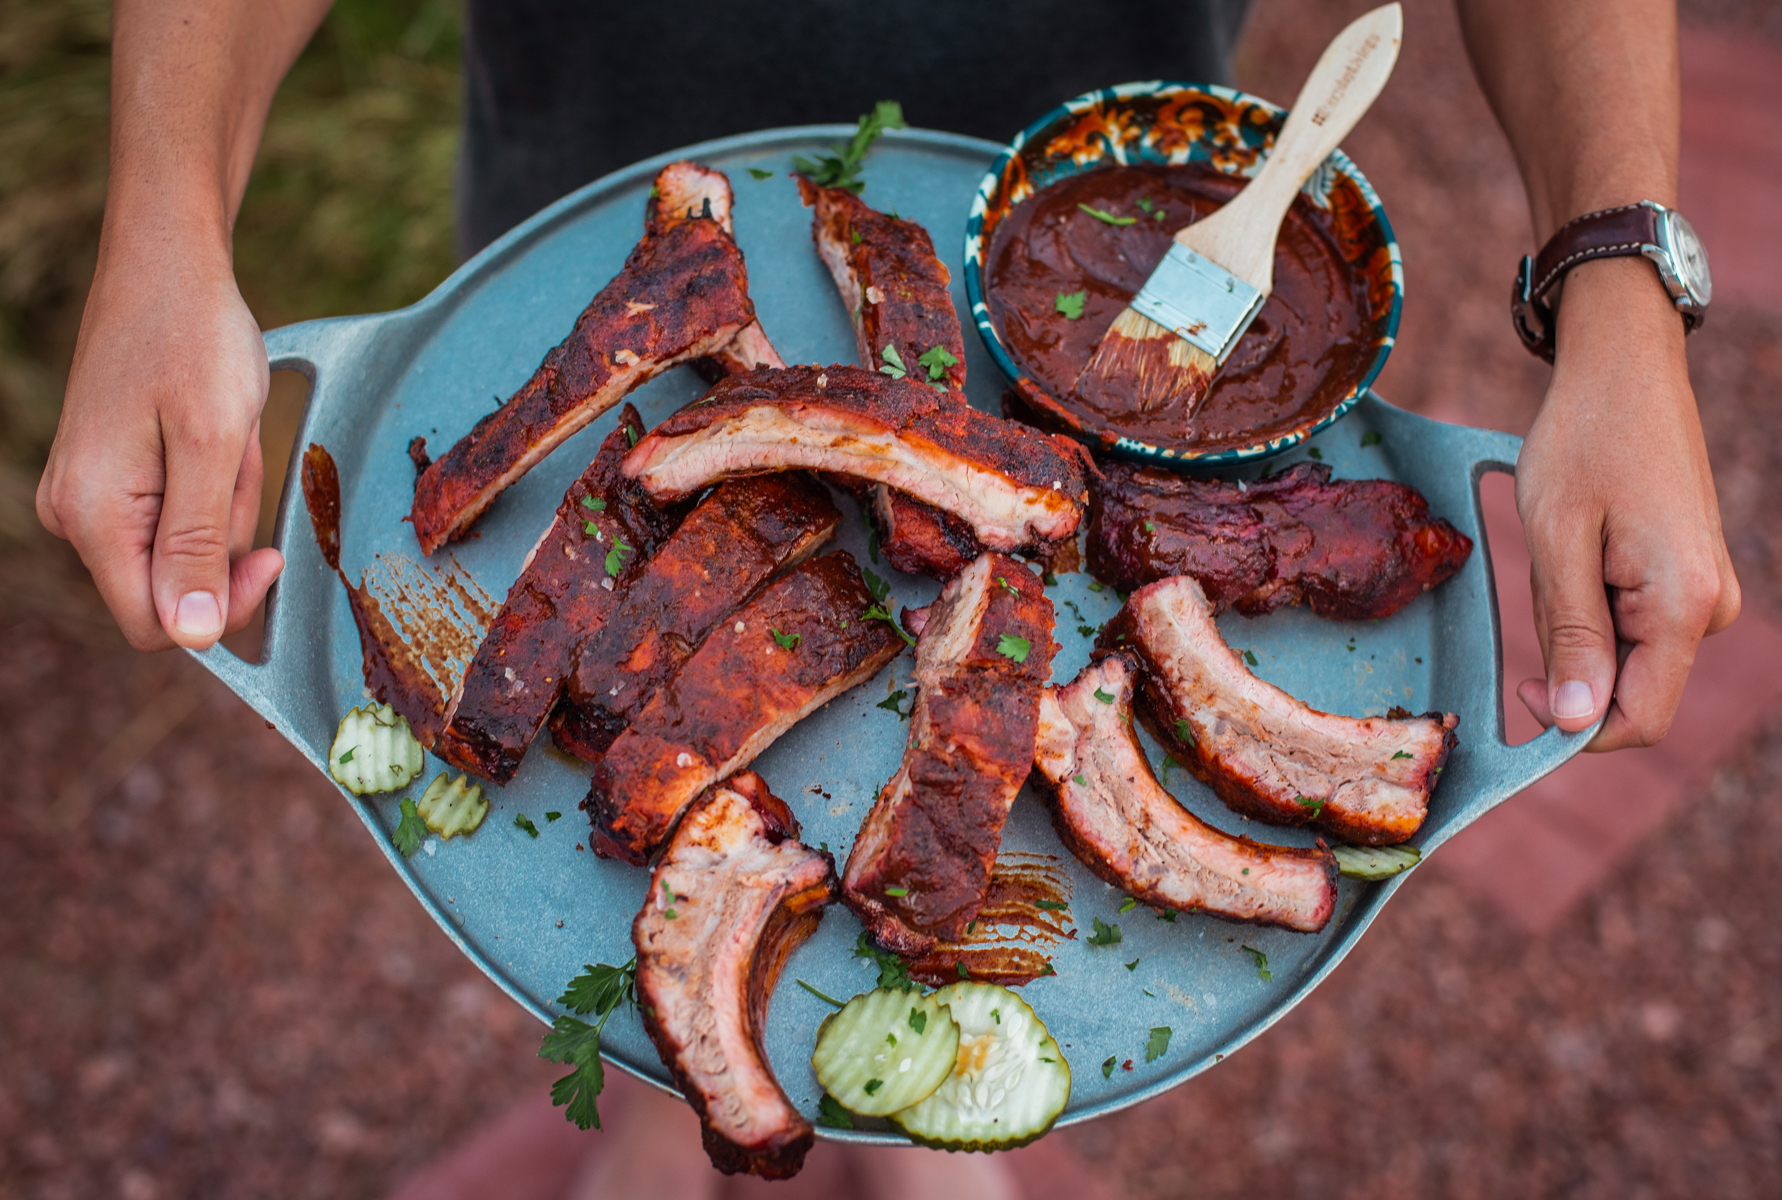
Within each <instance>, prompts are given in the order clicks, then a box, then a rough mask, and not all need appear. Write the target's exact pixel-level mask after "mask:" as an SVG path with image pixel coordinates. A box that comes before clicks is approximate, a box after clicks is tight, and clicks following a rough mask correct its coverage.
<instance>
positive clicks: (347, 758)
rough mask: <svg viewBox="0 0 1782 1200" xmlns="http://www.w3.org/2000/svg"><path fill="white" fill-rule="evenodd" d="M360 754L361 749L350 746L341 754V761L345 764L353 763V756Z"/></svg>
mask: <svg viewBox="0 0 1782 1200" xmlns="http://www.w3.org/2000/svg"><path fill="white" fill-rule="evenodd" d="M358 752H359V747H357V746H348V747H347V748H346V751H345V752H344V753H342V754H341V756H340V761H341V762H343V763H350V762H352V761H353V755H355V754H357V753H358Z"/></svg>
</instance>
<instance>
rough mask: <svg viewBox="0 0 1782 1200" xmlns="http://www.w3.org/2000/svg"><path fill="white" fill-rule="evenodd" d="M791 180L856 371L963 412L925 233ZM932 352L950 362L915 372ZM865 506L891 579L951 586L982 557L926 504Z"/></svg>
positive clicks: (891, 497) (949, 297)
mask: <svg viewBox="0 0 1782 1200" xmlns="http://www.w3.org/2000/svg"><path fill="white" fill-rule="evenodd" d="M795 178H797V180H798V194H799V195H800V196H802V197H803V198H804V203H805V206H806V207H807V208H811V209H814V212H813V214H812V217H811V240H812V241H813V242H815V243H816V245H817V256H818V257H819V258H821V259H822V260H823V265H824V266H826V267H828V268H829V275H830V277H831V278H832V279H834V280H835V288H836V291H837V292H839V293H840V295H841V301H842V303H843V304H844V305H846V306H847V309H848V316H849V319H850V320H852V321H853V324H854V338H855V340H856V342H857V343H858V345H859V348H860V365H861V366H863V367H865V368H866V369H867V370H869V371H877V370H887V371H888V370H894V369H901V370H905V371H908V372H910V373H911V374H912V375H913V377H914V378H916V379H920V380H924V381H925V382H927V383H929V384H930V385H931V386H933V387H935V388H937V389H940V390H942V391H944V392H945V393H946V394H947V395H950V396H952V397H954V398H955V399H956V400H957V401H958V402H959V403H960V404H962V405H963V404H964V403H965V402H966V401H965V339H964V335H963V334H962V333H961V331H960V328H959V314H958V313H957V312H955V311H954V309H953V294H952V292H951V290H950V289H949V287H948V284H949V283H950V282H951V279H952V277H951V276H950V275H949V274H948V272H947V268H946V266H945V265H944V264H942V262H941V261H940V259H939V258H938V257H936V256H935V253H934V243H933V242H932V241H931V240H930V239H929V237H928V231H927V230H925V229H923V228H922V227H921V226H920V225H918V224H916V223H915V222H914V221H905V220H902V219H901V218H898V217H892V216H887V215H886V214H884V213H882V212H879V211H878V210H877V209H874V208H872V207H871V206H870V205H868V204H866V203H864V202H863V201H861V199H860V198H859V197H858V196H856V195H854V193H852V192H850V191H848V189H846V188H825V187H818V186H817V185H816V184H814V183H812V182H811V181H810V180H809V179H806V178H805V177H804V176H802V175H799V176H796V177H795ZM887 347H888V348H889V350H887ZM935 350H940V351H944V352H945V354H946V358H949V359H951V360H952V361H951V362H950V363H948V362H946V361H945V360H943V359H942V358H940V357H939V356H938V355H937V356H936V357H935V359H934V367H933V368H932V369H931V368H929V367H926V366H924V365H922V363H921V362H920V361H919V360H920V359H921V357H922V356H923V355H924V354H930V353H932V352H933V351H935ZM887 354H889V355H890V357H889V358H888V357H886V356H887ZM898 364H901V366H899V365H898ZM936 372H938V375H937V374H936ZM872 504H873V511H874V512H875V514H876V515H877V518H878V523H879V530H880V534H881V537H880V541H879V549H881V550H883V551H884V552H885V557H886V558H887V559H888V560H889V561H890V563H891V565H892V566H894V567H896V568H897V569H898V570H899V571H908V572H910V573H911V574H914V575H932V576H934V577H935V578H936V579H951V578H952V577H953V576H955V575H957V574H958V573H959V572H960V571H963V570H964V569H965V567H966V565H967V564H969V563H970V562H971V560H972V559H974V558H976V557H977V556H978V555H979V554H981V553H983V550H984V548H983V546H981V545H979V544H978V540H977V539H976V538H974V537H972V535H971V531H970V530H969V529H967V528H964V527H962V526H961V525H960V524H959V522H958V521H956V520H954V519H951V518H949V517H948V516H947V515H946V514H945V513H943V512H941V511H940V510H939V509H937V508H935V507H933V506H932V505H929V504H924V503H923V502H922V501H920V500H915V499H912V498H910V497H909V496H906V495H904V494H902V493H901V492H894V491H892V490H890V489H889V488H887V487H885V486H884V485H883V484H880V485H879V486H878V487H876V488H874V489H873V501H872Z"/></svg>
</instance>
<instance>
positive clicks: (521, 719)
mask: <svg viewBox="0 0 1782 1200" xmlns="http://www.w3.org/2000/svg"><path fill="white" fill-rule="evenodd" d="M642 433H643V421H642V419H641V418H639V417H638V415H637V410H636V409H635V408H632V407H631V405H629V404H627V405H626V406H625V408H624V411H623V413H622V414H621V415H620V417H619V423H618V425H617V426H616V427H615V428H614V429H613V431H612V433H610V434H608V435H607V438H606V441H605V442H603V443H602V444H601V447H600V452H599V453H598V454H596V455H595V456H594V461H593V463H592V464H591V465H590V466H589V467H588V469H587V470H586V471H584V472H583V473H582V477H581V478H580V479H578V480H576V481H575V482H574V483H573V484H571V485H570V487H569V491H567V492H566V493H564V495H563V503H562V504H560V505H558V507H557V512H556V515H555V516H554V517H553V518H552V520H551V524H550V527H549V528H547V529H546V530H545V532H544V535H543V536H542V537H540V538H539V539H538V542H537V543H536V544H535V545H534V546H533V547H532V550H531V552H530V553H528V554H527V555H526V561H525V563H524V564H523V565H522V566H521V567H520V574H519V577H518V578H517V579H515V580H514V582H513V586H512V587H510V588H509V589H508V592H507V599H506V600H505V601H503V603H502V605H501V611H500V612H498V613H496V614H495V619H494V621H492V622H491V623H490V625H489V629H488V632H487V633H485V634H484V635H483V640H482V643H481V644H480V645H479V646H478V647H477V651H476V655H475V657H474V658H472V659H471V662H470V666H469V667H468V668H466V669H465V672H464V678H463V680H462V681H460V683H459V685H458V690H457V692H456V693H455V694H454V695H453V696H452V699H451V702H450V704H449V706H448V708H447V711H446V716H445V727H444V731H443V732H442V733H441V734H440V735H439V737H438V739H437V740H436V741H435V743H434V746H433V751H434V753H435V754H438V755H439V756H440V757H441V758H443V759H444V760H445V761H446V762H448V763H451V764H452V765H453V766H455V767H457V768H459V769H460V770H463V771H468V772H470V773H471V774H472V775H476V776H479V777H481V778H483V779H490V780H493V781H495V782H496V783H506V782H508V781H509V780H510V779H512V778H513V777H514V772H516V771H518V770H519V769H520V760H521V759H522V758H523V757H524V756H525V753H526V748H527V747H528V746H530V745H531V744H532V739H533V738H534V737H535V736H537V734H538V728H539V726H540V725H542V724H543V723H544V720H545V717H546V715H548V714H549V713H550V711H551V708H552V706H553V705H555V704H556V703H557V698H558V697H559V696H561V695H562V694H563V688H564V680H565V678H566V676H567V675H568V674H569V670H570V668H571V667H572V666H573V665H574V663H575V651H576V648H577V647H578V646H580V645H581V643H582V641H583V639H584V638H586V637H588V636H589V635H590V634H592V633H593V632H595V631H596V630H598V629H599V628H600V627H601V625H602V623H603V622H604V621H605V620H606V619H607V614H608V613H609V612H610V611H611V610H612V608H613V604H614V601H615V598H616V596H617V595H619V594H621V593H622V592H623V585H624V584H626V583H627V582H629V580H628V578H627V577H628V576H631V575H635V574H636V573H637V568H638V564H640V563H642V562H643V561H644V559H645V558H646V557H647V556H648V555H649V554H650V553H651V551H653V550H654V549H655V548H656V545H657V544H658V543H659V542H661V541H662V540H663V539H664V538H665V537H667V536H668V534H669V533H670V532H671V531H672V530H673V529H674V522H675V519H676V518H677V517H678V515H679V514H678V513H675V512H671V511H664V510H662V509H659V508H657V507H656V506H655V505H654V504H653V503H652V502H651V501H650V499H649V497H648V496H646V495H644V494H643V491H642V489H640V488H639V487H638V486H637V485H636V484H634V483H632V482H631V481H630V480H628V479H626V478H624V477H623V476H622V475H620V474H619V469H618V468H619V461H620V459H622V458H623V457H624V456H625V452H626V451H627V450H629V449H630V448H631V444H632V441H633V439H635V438H637V437H640V436H641V435H642ZM619 546H627V547H630V548H631V550H632V551H633V552H632V553H630V554H621V557H620V560H619V562H618V563H617V564H615V565H619V567H620V570H619V574H618V577H617V578H616V579H615V578H613V577H612V576H610V575H609V574H608V572H607V569H606V568H607V557H608V554H609V552H610V551H611V550H612V549H614V548H615V547H619Z"/></svg>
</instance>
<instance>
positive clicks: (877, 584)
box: [860, 571, 891, 604]
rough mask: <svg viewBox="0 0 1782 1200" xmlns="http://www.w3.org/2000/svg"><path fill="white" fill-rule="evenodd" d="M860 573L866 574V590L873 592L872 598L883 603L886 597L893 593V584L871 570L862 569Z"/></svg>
mask: <svg viewBox="0 0 1782 1200" xmlns="http://www.w3.org/2000/svg"><path fill="white" fill-rule="evenodd" d="M860 574H861V575H863V576H865V578H866V590H867V591H868V592H870V593H871V594H872V598H873V599H874V600H877V601H878V602H879V603H880V604H883V603H884V602H885V600H886V598H887V597H889V596H890V595H891V585H890V584H888V583H886V582H885V581H884V580H883V579H880V578H879V577H878V576H877V575H875V574H873V573H872V572H871V571H861V572H860Z"/></svg>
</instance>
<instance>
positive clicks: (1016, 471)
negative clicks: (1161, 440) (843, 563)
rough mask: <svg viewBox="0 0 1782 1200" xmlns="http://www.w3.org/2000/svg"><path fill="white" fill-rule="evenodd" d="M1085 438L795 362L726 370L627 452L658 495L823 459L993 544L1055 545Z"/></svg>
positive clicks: (927, 392)
mask: <svg viewBox="0 0 1782 1200" xmlns="http://www.w3.org/2000/svg"><path fill="white" fill-rule="evenodd" d="M1087 461H1088V460H1087V455H1086V453H1085V452H1084V451H1083V450H1082V448H1081V447H1079V446H1078V445H1077V444H1076V443H1074V442H1071V441H1068V440H1067V439H1064V438H1059V437H1053V436H1050V435H1047V434H1043V433H1039V432H1036V431H1035V430H1032V429H1029V428H1027V427H1025V426H1022V425H1017V424H1015V423H1013V422H1011V421H1005V420H1002V419H1001V418H999V417H993V416H991V415H989V414H988V413H982V412H979V411H977V410H976V409H973V408H967V407H963V406H960V405H956V404H954V403H952V402H951V401H949V400H946V399H944V398H943V397H942V396H941V395H940V394H939V393H938V392H936V391H935V390H934V389H933V388H930V387H925V386H923V385H922V384H919V383H914V382H912V381H910V380H908V379H892V378H891V377H890V376H888V375H880V374H876V373H874V372H870V371H864V370H862V369H860V368H858V367H841V366H835V367H789V368H787V369H786V370H783V371H756V372H753V373H751V374H748V375H737V376H732V377H730V378H728V379H723V380H720V381H719V382H718V383H717V385H716V386H714V387H713V388H712V390H711V391H710V392H708V393H706V395H705V397H704V398H703V399H701V400H697V401H695V402H694V403H692V404H690V405H688V406H687V407H686V408H683V409H682V410H681V411H680V412H678V413H676V414H675V415H674V416H672V417H669V418H668V420H666V421H664V422H663V423H662V424H661V425H659V426H657V428H656V430H655V431H654V432H653V433H651V434H650V435H649V436H648V437H646V438H644V439H643V441H641V442H639V443H638V444H637V446H636V447H635V448H634V449H633V450H632V451H631V453H630V455H628V456H627V457H626V459H625V467H624V470H625V473H626V474H627V475H629V476H630V477H631V478H633V479H636V480H638V481H639V482H640V483H642V484H643V485H644V487H645V489H646V490H648V491H649V493H650V494H651V495H652V496H654V497H655V498H656V499H657V500H658V501H667V500H673V499H678V498H680V497H682V496H687V495H691V494H692V493H694V492H696V491H698V490H699V489H700V488H703V487H705V486H706V485H708V484H711V483H715V482H717V481H718V480H720V479H726V478H729V477H731V476H734V475H757V474H764V473H767V472H773V471H789V470H801V469H802V470H816V471H827V472H833V473H836V474H841V475H851V476H854V477H855V478H858V479H863V480H868V481H870V482H873V483H883V484H886V485H887V486H889V487H891V488H894V489H895V490H897V491H901V492H906V493H908V494H909V495H911V496H914V497H915V498H917V499H919V500H923V501H925V502H927V503H929V504H932V505H934V506H935V507H936V508H939V509H942V510H943V511H945V512H948V513H951V514H952V515H953V516H955V517H958V518H959V519H960V520H961V521H962V522H963V523H964V524H966V525H967V526H968V527H970V529H971V531H972V533H973V535H974V536H975V537H977V538H978V539H979V540H980V541H982V542H983V543H984V544H985V545H987V546H994V547H996V548H998V549H1001V550H1008V551H1018V550H1031V549H1033V548H1034V547H1036V546H1040V547H1050V546H1053V545H1055V544H1057V543H1059V542H1061V541H1063V540H1064V539H1066V538H1068V537H1070V536H1071V535H1072V534H1074V533H1075V532H1076V530H1077V526H1078V524H1079V523H1080V521H1081V517H1082V510H1083V506H1084V504H1085V503H1086V500H1087V484H1086V481H1085V474H1086V470H1087V469H1088V467H1087Z"/></svg>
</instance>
